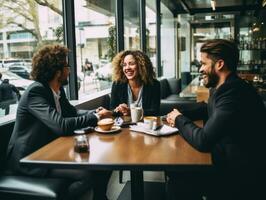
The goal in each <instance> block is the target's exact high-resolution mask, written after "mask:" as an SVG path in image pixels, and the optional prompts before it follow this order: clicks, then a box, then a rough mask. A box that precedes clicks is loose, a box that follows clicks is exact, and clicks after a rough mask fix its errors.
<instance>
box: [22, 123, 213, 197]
mask: <svg viewBox="0 0 266 200" xmlns="http://www.w3.org/2000/svg"><path fill="white" fill-rule="evenodd" d="M87 136H88V139H89V144H90V152H89V153H75V152H74V148H73V144H74V137H73V136H71V137H60V138H58V139H56V140H54V141H52V142H51V143H49V144H47V145H46V146H44V147H42V148H41V149H39V150H37V151H36V152H34V153H32V154H31V155H29V156H27V157H25V158H23V159H22V160H21V163H22V164H23V165H27V166H30V167H47V168H76V169H90V170H130V174H131V199H143V171H145V170H154V171H161V170H175V171H176V170H184V169H186V170H190V169H191V170H194V169H195V168H197V169H198V168H206V167H207V168H209V167H211V156H210V154H207V153H200V152H198V151H197V150H195V149H194V148H193V147H191V146H190V145H189V144H188V143H187V142H186V141H185V140H184V139H183V138H182V137H181V136H179V135H177V134H175V135H171V136H165V137H155V136H150V135H145V134H143V133H137V132H133V131H130V130H129V128H123V129H122V130H121V131H120V132H118V133H113V134H100V133H96V132H93V133H90V134H88V135H87Z"/></svg>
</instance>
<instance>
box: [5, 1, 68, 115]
mask: <svg viewBox="0 0 266 200" xmlns="http://www.w3.org/2000/svg"><path fill="white" fill-rule="evenodd" d="M0 2H1V4H0V13H4V15H1V21H0V72H1V73H2V74H3V77H2V79H9V82H10V83H11V84H13V85H15V86H16V87H17V88H19V90H20V93H21V94H22V93H23V91H25V89H26V88H27V86H28V85H29V84H31V83H32V81H31V80H29V72H30V71H31V59H32V56H33V54H34V52H35V51H36V50H37V49H38V48H39V47H40V46H42V45H43V44H49V43H62V42H63V19H62V2H61V1H59V0H57V1H48V2H46V1H45V2H44V5H39V4H38V3H37V1H32V0H16V1H4V0H1V1H0ZM13 96H14V97H13V99H9V100H5V101H1V102H0V116H4V115H6V114H11V113H15V110H16V103H17V97H16V95H13Z"/></svg>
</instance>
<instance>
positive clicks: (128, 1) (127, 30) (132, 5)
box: [124, 0, 140, 50]
mask: <svg viewBox="0 0 266 200" xmlns="http://www.w3.org/2000/svg"><path fill="white" fill-rule="evenodd" d="M139 7H140V6H139V0H136V1H132V0H124V46H125V49H132V50H136V49H140V17H139V16H140V13H139Z"/></svg>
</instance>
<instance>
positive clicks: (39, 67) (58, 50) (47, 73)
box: [31, 44, 69, 83]
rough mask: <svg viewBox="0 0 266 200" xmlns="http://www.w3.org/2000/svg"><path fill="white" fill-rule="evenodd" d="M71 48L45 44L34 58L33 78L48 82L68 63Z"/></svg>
mask: <svg viewBox="0 0 266 200" xmlns="http://www.w3.org/2000/svg"><path fill="white" fill-rule="evenodd" d="M68 52H69V49H68V48H66V47H65V46H62V45H58V44H56V45H45V46H43V47H42V48H40V49H39V50H38V51H37V52H36V53H35V54H34V56H33V58H32V71H31V78H32V79H33V80H35V81H38V82H41V83H48V82H49V81H51V80H52V79H53V78H54V77H55V74H56V72H57V71H62V70H63V68H64V67H65V66H66V65H67V62H66V57H67V55H68Z"/></svg>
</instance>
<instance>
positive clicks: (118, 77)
mask: <svg viewBox="0 0 266 200" xmlns="http://www.w3.org/2000/svg"><path fill="white" fill-rule="evenodd" d="M127 55H132V56H133V57H134V59H135V61H136V63H137V69H138V72H139V76H138V77H137V78H138V81H139V82H140V83H144V84H148V83H149V84H152V83H153V80H154V79H155V78H156V75H155V72H154V69H153V65H152V62H151V60H150V58H149V57H148V56H147V55H146V54H145V53H143V52H141V51H139V50H135V51H133V50H127V51H122V52H119V53H118V54H117V55H116V56H115V57H114V58H113V61H112V67H113V76H112V79H113V81H120V82H124V83H126V82H127V81H128V80H127V78H126V76H125V74H124V72H123V67H122V64H123V62H124V59H125V57H126V56H127Z"/></svg>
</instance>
